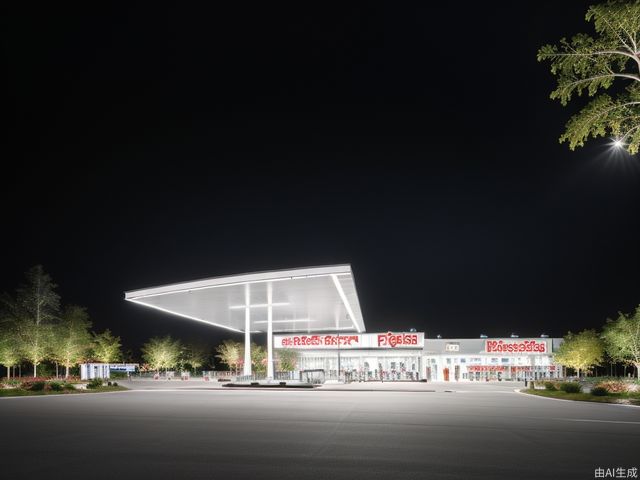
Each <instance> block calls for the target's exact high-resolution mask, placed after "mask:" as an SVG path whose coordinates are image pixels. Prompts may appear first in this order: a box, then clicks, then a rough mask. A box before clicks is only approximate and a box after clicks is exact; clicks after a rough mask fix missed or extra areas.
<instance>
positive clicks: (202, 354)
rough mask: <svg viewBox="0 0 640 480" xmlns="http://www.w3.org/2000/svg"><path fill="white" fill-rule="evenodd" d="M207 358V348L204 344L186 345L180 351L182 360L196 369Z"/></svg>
mask: <svg viewBox="0 0 640 480" xmlns="http://www.w3.org/2000/svg"><path fill="white" fill-rule="evenodd" d="M207 360H209V349H208V348H207V347H205V346H204V345H188V346H187V347H185V348H184V350H183V353H182V362H183V363H184V364H186V365H189V367H191V368H192V369H193V370H195V371H197V370H198V368H201V367H202V366H203V365H205V364H206V363H207Z"/></svg>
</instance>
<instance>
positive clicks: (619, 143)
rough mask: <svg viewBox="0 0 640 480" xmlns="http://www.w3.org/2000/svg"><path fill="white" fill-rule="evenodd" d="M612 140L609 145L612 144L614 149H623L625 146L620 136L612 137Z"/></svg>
mask: <svg viewBox="0 0 640 480" xmlns="http://www.w3.org/2000/svg"><path fill="white" fill-rule="evenodd" d="M612 140H613V142H611V146H612V147H613V148H616V149H623V148H625V147H626V145H625V143H624V141H623V140H622V139H621V138H614V139H612Z"/></svg>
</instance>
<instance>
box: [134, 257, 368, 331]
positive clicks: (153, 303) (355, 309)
mask: <svg viewBox="0 0 640 480" xmlns="http://www.w3.org/2000/svg"><path fill="white" fill-rule="evenodd" d="M269 289H271V292H272V294H271V295H272V300H271V310H272V315H273V323H272V324H273V331H274V332H313V331H357V332H364V331H365V328H364V322H363V319H362V312H361V311H360V303H359V301H358V294H357V292H356V285H355V281H354V278H353V273H352V271H351V266H350V265H331V266H324V267H312V268H298V269H294V270H276V271H271V272H260V273H248V274H243V275H233V276H229V277H215V278H208V279H205V280H196V281H191V282H184V283H175V284H172V285H164V286H160V287H152V288H145V289H141V290H133V291H129V292H125V299H126V300H128V301H130V302H135V303H139V304H141V305H146V306H147V307H151V308H155V309H158V310H162V311H164V312H168V313H172V314H174V315H179V316H181V317H184V318H189V319H191V320H196V321H199V322H204V323H209V324H211V325H215V326H217V327H222V328H226V329H229V330H233V331H236V332H244V331H245V319H246V317H245V314H246V311H247V306H248V307H249V311H250V325H251V327H250V331H251V332H252V333H258V332H266V331H267V311H268V306H269V302H268V290H269Z"/></svg>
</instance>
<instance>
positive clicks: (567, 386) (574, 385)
mask: <svg viewBox="0 0 640 480" xmlns="http://www.w3.org/2000/svg"><path fill="white" fill-rule="evenodd" d="M560 390H562V391H563V392H566V393H580V392H582V385H580V384H579V383H578V382H562V383H560Z"/></svg>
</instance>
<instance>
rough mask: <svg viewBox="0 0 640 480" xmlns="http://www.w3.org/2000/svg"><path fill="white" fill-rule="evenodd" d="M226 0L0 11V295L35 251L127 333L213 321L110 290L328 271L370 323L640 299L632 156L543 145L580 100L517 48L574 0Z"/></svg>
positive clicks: (563, 317) (457, 325)
mask: <svg viewBox="0 0 640 480" xmlns="http://www.w3.org/2000/svg"><path fill="white" fill-rule="evenodd" d="M220 3H221V2H215V3H211V4H210V5H209V6H208V7H188V6H183V5H182V4H180V6H178V4H176V5H174V6H173V7H171V8H166V7H164V6H162V7H160V6H157V5H158V4H147V5H146V6H140V7H135V6H131V5H128V4H126V5H125V4H119V5H117V6H115V5H108V4H104V5H101V7H102V8H103V9H102V10H97V9H96V10H83V9H78V8H77V7H73V8H71V7H69V8H68V9H65V7H63V6H61V5H59V4H56V5H54V6H53V7H51V9H50V10H39V9H37V8H36V7H33V6H31V7H30V8H29V9H28V10H26V9H25V10H21V11H18V10H13V11H8V12H6V13H5V15H4V16H3V19H2V22H3V24H2V29H1V31H2V33H1V35H2V54H3V66H4V72H5V73H4V75H3V76H4V78H5V79H6V80H8V84H7V85H6V86H5V88H4V89H3V95H4V97H5V98H4V102H3V104H4V105H5V107H4V111H5V118H7V119H8V127H7V128H5V129H4V134H5V135H6V138H5V140H3V142H2V147H3V150H4V154H3V162H2V177H1V178H2V188H1V189H0V196H1V199H2V206H3V208H2V212H3V214H2V217H3V219H2V236H1V238H2V242H3V248H2V250H1V254H2V270H1V274H0V291H3V290H4V291H11V290H13V289H14V288H15V286H16V285H17V284H18V283H19V282H20V281H21V280H22V274H23V272H24V271H25V270H26V269H27V268H29V267H30V266H32V265H34V264H37V263H41V264H43V265H44V267H45V269H46V270H47V271H48V272H49V273H50V274H51V275H52V276H53V278H54V280H55V281H56V282H57V283H58V284H59V286H60V288H59V291H60V293H61V295H62V298H63V301H64V302H67V303H77V304H80V305H84V306H86V307H87V308H88V309H89V312H90V314H91V317H92V320H93V322H94V326H95V328H96V329H99V330H102V329H104V328H111V329H112V331H114V332H115V333H116V334H118V335H121V336H122V338H123V341H124V343H125V345H126V346H127V347H128V348H132V349H134V350H136V349H137V348H138V346H139V345H140V344H141V343H142V342H143V341H145V340H146V339H147V338H148V337H150V336H152V335H158V334H162V335H163V334H167V333H170V334H172V335H174V336H178V337H181V338H183V339H185V340H190V339H194V338H199V339H201V340H202V339H206V340H207V341H210V342H211V343H216V342H217V341H219V340H220V339H222V338H228V337H229V335H230V334H229V333H228V332H225V331H221V330H218V329H215V328H212V327H207V326H206V325H201V324H197V323H196V322H188V321H185V320H182V319H179V318H178V317H173V316H170V315H165V314H162V313H160V312H154V311H150V310H148V309H145V308H144V307H141V306H137V305H133V304H129V303H127V302H125V301H124V300H123V296H124V295H123V292H124V291H125V290H131V289H136V288H142V287H149V286H154V285H160V284H164V283H173V282H178V281H185V280H192V279H198V278H202V277H210V276H218V275H227V274H234V273H245V272H251V271H260V270H269V269H279V268H295V267H302V266H316V265H322V264H333V263H350V264H351V265H352V268H353V271H354V273H355V276H356V282H357V287H358V292H359V296H360V302H361V306H362V311H363V315H364V319H365V325H366V326H367V330H368V331H371V332H375V331H386V330H405V329H409V328H411V327H413V328H417V329H418V330H419V331H425V332H426V335H427V336H428V337H434V336H435V335H436V334H441V335H443V336H445V337H476V336H478V335H479V334H480V333H485V334H487V335H490V336H507V335H509V334H510V333H512V332H516V333H518V334H520V335H521V336H527V335H540V334H541V333H543V332H544V333H547V334H550V335H553V336H561V335H563V334H565V333H566V331H567V330H569V329H571V330H577V329H582V328H591V327H600V326H601V325H602V324H603V323H604V321H605V319H606V318H607V317H610V316H614V315H616V312H617V311H619V310H623V311H628V310H630V309H632V308H634V307H635V306H636V305H637V304H638V303H640V288H639V283H640V282H639V280H638V278H639V275H640V274H639V271H640V269H639V267H640V245H639V242H638V234H639V233H640V215H639V214H640V189H639V188H638V187H639V186H640V168H639V166H640V158H638V157H629V156H626V157H623V156H618V157H612V156H611V155H610V153H609V150H608V148H607V146H606V140H599V141H595V142H591V143H590V144H589V145H588V146H587V147H586V148H584V149H581V150H579V151H576V152H571V151H570V150H569V149H568V147H567V146H566V145H560V144H558V140H557V139H558V137H559V135H560V134H561V133H562V130H563V127H564V124H565V122H566V121H567V119H568V118H569V116H570V114H571V113H572V112H574V111H576V108H577V107H578V106H579V105H581V104H580V103H578V104H576V105H573V106H571V107H568V108H563V107H561V106H560V105H559V104H558V103H557V102H553V101H551V100H549V98H548V95H549V93H550V91H551V90H552V88H553V86H554V79H553V77H552V75H551V74H550V72H549V69H548V66H547V65H546V64H540V63H538V62H537V61H536V58H535V56H536V51H537V49H538V48H539V47H540V46H541V45H542V44H544V43H554V42H556V41H557V40H558V39H559V38H560V37H562V36H565V35H572V34H574V33H578V32H581V31H588V32H590V31H591V29H592V26H591V25H588V24H586V23H585V22H584V13H585V12H586V8H587V6H588V5H589V3H591V2H580V1H571V2H558V1H551V2H473V3H472V2H469V4H467V3H462V2H423V8H417V7H416V8H413V7H410V6H408V5H404V6H403V5H401V4H400V3H399V2H389V3H387V4H386V5H385V4H366V5H365V4H363V5H361V6H358V7H355V6H354V7H348V6H346V5H345V4H341V5H340V6H339V7H332V6H327V5H324V4H320V3H308V2H302V4H300V3H298V4H296V5H295V6H293V5H291V4H290V5H287V6H284V5H283V6H279V5H276V4H274V3H273V2H269V3H267V2H262V3H260V4H256V5H249V4H246V3H237V2H236V3H233V5H231V6H230V5H224V6H223V5H221V4H220ZM416 3H417V2H416ZM92 8H95V7H92ZM125 8H126V9H125Z"/></svg>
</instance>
